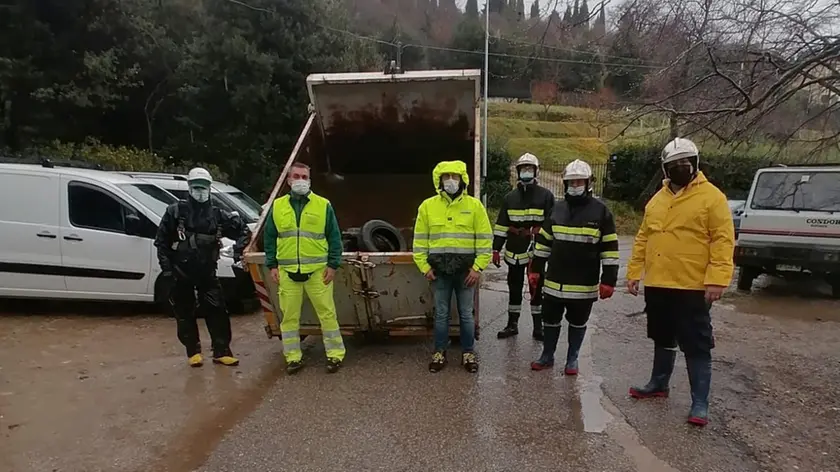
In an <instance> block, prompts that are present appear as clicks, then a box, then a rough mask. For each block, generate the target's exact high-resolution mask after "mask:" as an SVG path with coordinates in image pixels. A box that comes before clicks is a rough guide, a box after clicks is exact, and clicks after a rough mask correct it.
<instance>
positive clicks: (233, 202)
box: [120, 172, 263, 231]
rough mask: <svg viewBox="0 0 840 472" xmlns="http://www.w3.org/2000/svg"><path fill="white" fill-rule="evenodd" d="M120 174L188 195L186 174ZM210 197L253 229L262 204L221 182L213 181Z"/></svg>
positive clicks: (172, 192) (182, 197)
mask: <svg viewBox="0 0 840 472" xmlns="http://www.w3.org/2000/svg"><path fill="white" fill-rule="evenodd" d="M120 173H121V174H125V175H130V176H132V177H135V178H138V179H142V180H145V181H148V182H151V183H153V184H155V185H157V186H158V187H161V188H163V189H165V190H166V191H168V192H169V193H171V194H172V195H175V196H176V197H178V198H179V199H181V200H186V199H187V197H188V196H189V187H188V186H187V176H186V175H180V174H165V173H157V172H120ZM210 190H211V191H210V199H211V201H212V202H213V205H215V206H217V207H219V208H222V209H223V210H226V211H229V212H231V213H232V212H236V213H237V214H238V215H239V216H240V217H241V218H242V220H243V221H244V222H245V224H247V225H248V227H249V228H250V229H251V231H254V228H256V226H257V221H259V219H260V214H261V213H262V210H263V208H262V206H260V204H259V203H257V202H255V201H254V199H253V198H251V197H249V196H248V194H246V193H245V192H243V191H242V190H239V189H238V188H236V187H234V186H233V185H228V184H226V183H223V182H213V185H212V187H211V189H210Z"/></svg>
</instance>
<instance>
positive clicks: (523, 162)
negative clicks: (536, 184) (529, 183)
mask: <svg viewBox="0 0 840 472" xmlns="http://www.w3.org/2000/svg"><path fill="white" fill-rule="evenodd" d="M519 166H534V167H536V168H537V170H540V160H539V159H537V156H535V155H533V154H531V153H530V152H526V153H525V154H523V155H521V156H519V159H517V160H516V168H517V169H519Z"/></svg>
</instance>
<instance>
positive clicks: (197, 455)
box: [138, 353, 285, 472]
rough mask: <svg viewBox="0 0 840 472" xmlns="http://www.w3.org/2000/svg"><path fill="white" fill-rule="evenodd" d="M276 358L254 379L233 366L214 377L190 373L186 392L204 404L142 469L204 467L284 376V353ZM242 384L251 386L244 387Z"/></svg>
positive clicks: (172, 471) (185, 471)
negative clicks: (241, 376) (243, 378)
mask: <svg viewBox="0 0 840 472" xmlns="http://www.w3.org/2000/svg"><path fill="white" fill-rule="evenodd" d="M276 357H277V359H272V360H271V361H269V362H267V363H266V364H265V365H264V366H263V368H262V369H260V371H259V373H258V374H257V377H256V379H255V380H254V381H248V382H241V380H240V379H239V378H238V377H239V374H238V372H237V371H236V370H234V369H216V371H215V372H214V374H215V375H213V376H212V378H208V377H206V376H205V375H202V373H201V372H200V371H195V372H190V374H193V375H191V377H190V378H189V379H188V380H187V382H186V385H185V386H184V395H185V396H188V397H192V398H195V399H196V400H197V403H199V402H202V401H203V402H204V405H201V406H196V407H194V408H193V410H192V413H191V414H190V416H189V417H188V418H187V419H186V421H185V422H184V425H183V428H182V429H181V433H180V434H178V435H177V436H176V437H175V438H174V440H173V441H171V442H170V443H169V446H168V447H167V449H166V451H165V452H164V453H163V454H162V455H161V458H160V460H159V461H157V463H156V464H154V465H153V466H149V465H146V466H144V467H143V471H147V470H155V471H161V472H164V471H165V472H191V471H193V470H196V469H198V468H199V467H201V466H202V465H203V464H204V462H205V461H206V460H207V457H209V456H210V454H211V453H212V452H213V450H214V449H215V448H216V446H217V445H218V444H219V442H220V441H221V440H222V438H223V437H224V436H225V434H227V433H228V431H229V430H230V429H231V428H233V427H234V426H235V425H236V424H238V423H239V422H240V421H242V420H243V419H244V418H245V417H246V416H248V415H249V414H251V412H253V411H254V409H256V408H257V406H259V404H260V403H261V402H262V398H263V397H264V396H265V394H266V393H267V392H268V390H269V389H270V388H271V387H272V386H273V385H274V383H275V382H277V381H278V380H279V379H281V378H283V376H284V371H285V363H284V362H282V355H281V354H279V353H278V355H277V356H276ZM196 374H197V375H196ZM242 383H246V384H248V385H249V387H247V388H242V385H241V384H242ZM220 392H221V393H227V394H228V395H227V396H226V397H225V396H224V395H219V393H220ZM138 472H139V471H138Z"/></svg>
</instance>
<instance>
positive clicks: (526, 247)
mask: <svg viewBox="0 0 840 472" xmlns="http://www.w3.org/2000/svg"><path fill="white" fill-rule="evenodd" d="M539 169H540V161H539V160H538V159H537V157H536V156H534V155H533V154H530V153H526V154H523V155H522V157H520V158H519V160H517V161H516V177H517V183H516V188H515V189H513V191H511V192H510V193H508V194H507V196H506V197H505V201H504V203H502V208H501V209H500V210H499V216H498V218H497V219H496V225H495V226H494V227H493V264H495V265H496V267H499V266H500V265H501V259H502V255H501V254H500V251H501V250H502V247H503V246H504V249H505V252H504V260H505V263H506V264H507V265H508V273H507V284H508V296H509V297H510V298H509V300H508V322H507V326H505V328H504V329H502V330H501V331H499V333H498V338H499V339H504V338H509V337H511V336H516V335H517V334H519V327H518V323H519V315H520V313H521V312H522V286H523V285H524V283H525V279H526V277H525V274H526V271H527V270H526V269H527V268H528V266H529V264H530V262H531V258H532V256H533V248H532V247H531V244H532V243H533V240H534V236H535V235H536V234H537V233H538V232H539V231H540V227H541V226H542V223H543V219H544V218H547V217H548V216H549V215H551V210H552V208H554V200H555V199H554V194H553V193H551V191H550V190H548V189H547V188H545V187H541V186H540V185H539V184H538V183H537V173H538V172H539ZM529 280H530V281H534V282H535V283H533V284H530V285H531V289H532V290H531V293H532V296H531V317H532V318H533V320H534V331H533V337H534V339H536V340H538V341H542V339H543V324H542V279H536V280H534V279H533V278H531V277H530V276H529Z"/></svg>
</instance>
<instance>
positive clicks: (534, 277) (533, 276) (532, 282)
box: [528, 272, 540, 294]
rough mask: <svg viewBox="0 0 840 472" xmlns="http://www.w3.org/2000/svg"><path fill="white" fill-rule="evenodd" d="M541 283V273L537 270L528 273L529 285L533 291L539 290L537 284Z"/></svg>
mask: <svg viewBox="0 0 840 472" xmlns="http://www.w3.org/2000/svg"><path fill="white" fill-rule="evenodd" d="M538 283H540V274H538V273H536V272H531V273H530V274H528V286H529V287H530V288H531V293H532V294H533V293H535V292H536V291H537V284H538Z"/></svg>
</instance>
